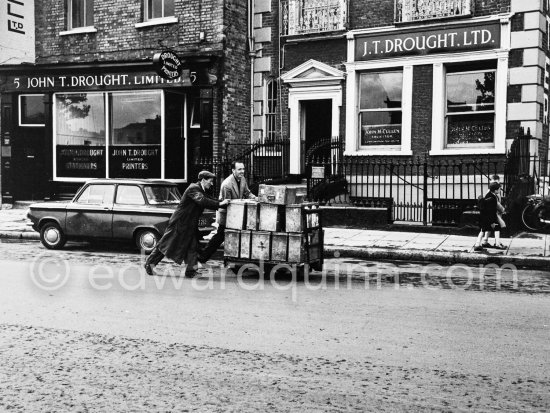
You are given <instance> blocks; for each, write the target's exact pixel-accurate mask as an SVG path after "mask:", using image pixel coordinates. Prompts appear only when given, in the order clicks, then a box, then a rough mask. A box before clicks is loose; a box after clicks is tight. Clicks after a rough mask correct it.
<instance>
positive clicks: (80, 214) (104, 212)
mask: <svg viewBox="0 0 550 413" xmlns="http://www.w3.org/2000/svg"><path fill="white" fill-rule="evenodd" d="M114 193H115V185H114V184H99V183H98V184H89V185H88V186H87V187H86V188H85V189H84V190H83V191H82V192H81V193H80V195H79V196H78V198H77V199H75V200H74V201H73V202H71V203H70V204H69V206H68V207H67V229H66V233H67V235H68V236H70V237H82V238H111V237H112V236H113V198H114Z"/></svg>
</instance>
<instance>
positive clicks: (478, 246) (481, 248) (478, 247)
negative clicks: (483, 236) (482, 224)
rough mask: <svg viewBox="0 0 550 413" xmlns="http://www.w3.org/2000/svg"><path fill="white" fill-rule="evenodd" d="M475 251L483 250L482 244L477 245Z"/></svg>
mask: <svg viewBox="0 0 550 413" xmlns="http://www.w3.org/2000/svg"><path fill="white" fill-rule="evenodd" d="M474 251H483V247H482V246H481V245H476V246H475V247H474Z"/></svg>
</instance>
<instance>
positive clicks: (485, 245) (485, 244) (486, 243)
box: [481, 241, 491, 248]
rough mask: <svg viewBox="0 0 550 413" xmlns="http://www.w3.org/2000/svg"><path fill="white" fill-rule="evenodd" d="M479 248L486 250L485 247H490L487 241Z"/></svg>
mask: <svg viewBox="0 0 550 413" xmlns="http://www.w3.org/2000/svg"><path fill="white" fill-rule="evenodd" d="M481 246H482V247H484V248H487V247H490V246H491V244H489V242H488V241H485V242H484V243H483V244H481Z"/></svg>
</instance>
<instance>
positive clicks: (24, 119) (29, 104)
mask: <svg viewBox="0 0 550 413" xmlns="http://www.w3.org/2000/svg"><path fill="white" fill-rule="evenodd" d="M20 110H21V125H43V124H44V122H45V121H46V117H45V110H44V95H33V96H21V108H20Z"/></svg>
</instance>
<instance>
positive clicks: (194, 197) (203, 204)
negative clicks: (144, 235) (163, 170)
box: [145, 171, 229, 277]
mask: <svg viewBox="0 0 550 413" xmlns="http://www.w3.org/2000/svg"><path fill="white" fill-rule="evenodd" d="M214 177H215V175H214V174H213V173H211V172H208V171H202V172H200V173H199V182H197V183H193V184H191V185H189V187H188V188H187V189H186V190H185V192H184V194H183V197H182V198H181V201H180V203H179V204H178V206H177V208H176V210H175V211H174V212H173V213H172V216H171V217H170V220H169V221H168V226H167V227H166V230H165V231H164V235H163V236H162V238H161V239H160V241H159V242H158V244H157V246H156V247H155V248H154V249H153V251H152V252H151V254H150V255H149V257H147V260H146V261H145V271H146V272H147V274H149V275H153V274H154V273H153V268H152V266H155V265H157V264H158V263H159V262H160V261H161V260H162V259H163V258H164V257H165V256H166V257H168V258H170V259H171V260H173V261H174V262H176V263H177V264H180V265H181V263H182V262H184V261H185V263H186V264H187V268H186V270H185V276H186V277H192V276H195V275H196V273H197V271H196V269H195V267H196V265H197V248H198V245H199V233H198V232H199V231H198V229H199V218H200V216H201V214H202V212H203V211H204V209H205V208H209V209H216V208H220V207H223V206H225V205H227V204H228V203H229V201H228V200H223V201H218V200H215V199H212V198H209V197H208V196H207V195H206V193H205V192H206V190H208V189H209V188H210V187H211V186H212V185H213V184H214Z"/></svg>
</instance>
